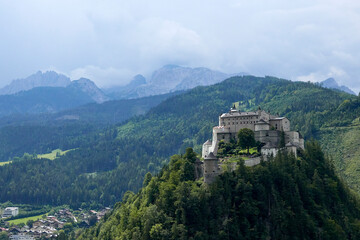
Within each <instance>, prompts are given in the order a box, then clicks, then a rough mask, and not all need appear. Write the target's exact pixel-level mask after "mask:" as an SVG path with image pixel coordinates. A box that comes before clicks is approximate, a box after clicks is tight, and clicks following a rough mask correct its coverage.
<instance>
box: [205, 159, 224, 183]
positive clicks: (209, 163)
mask: <svg viewBox="0 0 360 240" xmlns="http://www.w3.org/2000/svg"><path fill="white" fill-rule="evenodd" d="M220 173H221V169H220V166H219V160H218V159H205V160H204V182H205V183H208V184H210V183H212V182H213V181H214V180H215V178H216V176H218V175H219V174H220Z"/></svg>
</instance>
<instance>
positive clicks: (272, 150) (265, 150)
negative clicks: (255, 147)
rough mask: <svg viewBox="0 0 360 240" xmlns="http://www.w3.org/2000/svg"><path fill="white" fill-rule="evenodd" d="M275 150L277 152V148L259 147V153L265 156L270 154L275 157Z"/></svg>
mask: <svg viewBox="0 0 360 240" xmlns="http://www.w3.org/2000/svg"><path fill="white" fill-rule="evenodd" d="M277 152H278V149H277V148H262V149H261V155H263V156H265V157H270V156H273V157H275V156H276V154H277Z"/></svg>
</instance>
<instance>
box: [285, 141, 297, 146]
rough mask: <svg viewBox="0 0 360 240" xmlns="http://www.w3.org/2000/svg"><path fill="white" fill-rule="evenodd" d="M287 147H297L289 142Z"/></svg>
mask: <svg viewBox="0 0 360 240" xmlns="http://www.w3.org/2000/svg"><path fill="white" fill-rule="evenodd" d="M285 147H296V145H295V144H293V143H292V142H288V143H287V144H286V145H285Z"/></svg>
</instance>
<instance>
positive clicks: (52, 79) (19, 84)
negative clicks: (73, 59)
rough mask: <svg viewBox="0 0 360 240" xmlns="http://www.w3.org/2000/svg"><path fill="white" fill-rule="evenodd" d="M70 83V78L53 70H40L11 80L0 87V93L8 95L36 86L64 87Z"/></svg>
mask: <svg viewBox="0 0 360 240" xmlns="http://www.w3.org/2000/svg"><path fill="white" fill-rule="evenodd" d="M70 83H71V80H70V78H68V77H66V76H65V75H62V74H58V73H56V72H54V71H47V72H44V73H43V72H41V71H38V72H37V73H35V74H33V75H31V76H29V77H27V78H24V79H17V80H13V81H12V82H11V83H10V84H9V85H7V86H5V87H3V88H1V89H0V95H10V94H14V93H18V92H21V91H27V90H30V89H32V88H36V87H66V86H68V85H69V84H70Z"/></svg>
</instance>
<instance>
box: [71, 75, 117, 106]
mask: <svg viewBox="0 0 360 240" xmlns="http://www.w3.org/2000/svg"><path fill="white" fill-rule="evenodd" d="M68 88H75V89H79V90H81V91H82V92H83V93H85V94H87V95H88V96H89V97H91V98H92V99H93V100H94V101H95V102H97V103H103V102H106V101H109V100H110V98H109V97H107V96H106V95H105V94H104V93H103V92H102V90H100V88H98V87H97V86H96V85H95V83H94V82H92V81H90V80H89V79H86V78H80V79H79V80H74V81H72V82H71V84H70V85H69V86H68Z"/></svg>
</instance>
